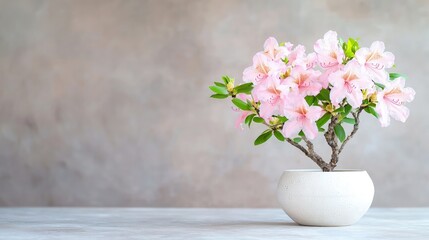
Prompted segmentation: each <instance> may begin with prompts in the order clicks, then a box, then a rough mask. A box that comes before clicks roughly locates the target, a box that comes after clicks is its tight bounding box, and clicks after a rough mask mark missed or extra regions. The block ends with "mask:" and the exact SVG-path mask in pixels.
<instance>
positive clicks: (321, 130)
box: [317, 128, 325, 132]
mask: <svg viewBox="0 0 429 240" xmlns="http://www.w3.org/2000/svg"><path fill="white" fill-rule="evenodd" d="M317 130H319V132H324V131H325V129H324V128H317Z"/></svg>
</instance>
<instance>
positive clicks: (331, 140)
mask: <svg viewBox="0 0 429 240" xmlns="http://www.w3.org/2000/svg"><path fill="white" fill-rule="evenodd" d="M337 120H338V118H337V116H332V118H331V122H330V123H329V125H328V130H327V131H326V132H325V134H324V135H325V139H326V142H327V143H328V145H329V146H330V147H331V152H332V153H331V161H330V162H329V168H330V169H329V171H332V170H333V169H334V168H335V167H336V166H337V163H338V142H337V138H336V137H335V131H334V128H335V125H337Z"/></svg>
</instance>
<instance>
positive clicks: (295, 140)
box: [292, 137, 302, 143]
mask: <svg viewBox="0 0 429 240" xmlns="http://www.w3.org/2000/svg"><path fill="white" fill-rule="evenodd" d="M301 140H302V138H300V137H296V138H294V139H292V141H294V142H296V143H299V142H301Z"/></svg>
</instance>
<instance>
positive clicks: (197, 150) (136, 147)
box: [0, 0, 429, 207]
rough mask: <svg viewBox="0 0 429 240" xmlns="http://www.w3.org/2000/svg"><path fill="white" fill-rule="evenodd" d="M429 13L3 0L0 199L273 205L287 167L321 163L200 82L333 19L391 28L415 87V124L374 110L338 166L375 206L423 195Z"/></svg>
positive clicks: (391, 6) (309, 36) (266, 4)
mask: <svg viewBox="0 0 429 240" xmlns="http://www.w3.org/2000/svg"><path fill="white" fill-rule="evenodd" d="M428 26H429V2H428V1H390V0H384V1H369V0H368V1H298V0H296V1H179V0H177V1H24V0H20V1H9V0H6V1H1V2H0V111H1V113H0V205H1V206H22V205H37V206H47V205H49V206H66V205H67V206H157V207H167V206H168V207H179V206H180V207H185V206H188V207H277V206H278V205H277V202H276V197H275V188H276V184H277V180H278V178H279V176H280V174H281V172H282V170H284V169H291V168H314V167H316V166H315V165H314V164H313V163H312V162H311V161H310V160H308V159H306V158H305V157H304V156H302V155H301V154H300V153H299V152H298V151H297V150H295V149H294V148H292V147H290V146H288V145H287V144H284V143H283V144H282V143H278V142H275V141H270V142H269V143H267V144H265V145H263V146H260V147H253V146H252V142H253V140H254V138H255V137H256V136H257V134H258V133H259V132H260V131H261V128H255V129H252V130H251V131H248V130H245V131H240V130H236V129H234V126H233V121H234V120H235V116H236V114H235V113H234V112H232V111H231V108H230V105H228V104H227V102H222V101H215V100H211V99H209V98H208V95H209V94H210V93H209V90H208V88H207V86H208V85H209V84H210V83H211V82H212V81H214V80H216V79H218V78H219V77H220V76H221V75H223V74H229V75H232V76H235V77H236V78H237V79H240V78H241V72H242V70H243V69H244V68H245V67H246V66H248V65H249V64H250V63H251V57H252V55H253V54H254V53H255V52H256V51H258V50H259V49H260V48H261V47H262V43H263V41H264V40H265V39H266V38H267V37H268V36H271V35H272V36H275V37H277V38H278V39H281V40H287V41H292V42H295V43H299V42H301V43H303V44H304V45H305V46H307V47H308V48H311V47H312V44H313V42H314V41H315V40H316V39H317V38H320V37H321V36H322V35H323V33H324V32H326V31H327V30H329V29H334V30H337V31H338V33H339V34H340V35H341V36H344V37H347V36H352V37H360V38H361V42H362V44H363V45H368V44H370V43H371V41H373V40H383V41H385V43H386V46H387V48H388V49H389V50H390V51H392V52H394V53H395V55H396V57H397V61H396V64H397V71H400V72H404V73H406V74H407V75H408V76H409V82H408V84H409V85H410V86H412V87H414V88H415V89H416V91H417V97H416V100H415V101H414V102H413V103H412V104H410V105H409V106H410V109H411V116H410V118H409V121H408V122H407V123H406V124H401V123H397V122H395V123H393V124H392V125H391V127H389V128H383V129H382V128H380V127H379V124H378V122H377V121H376V120H375V119H373V118H370V117H367V118H365V119H364V121H363V124H362V126H361V131H360V132H359V133H358V134H357V136H356V137H355V138H354V139H353V141H352V142H351V143H350V145H349V146H348V147H347V148H346V150H345V151H344V154H343V155H342V157H341V160H340V167H342V168H362V169H366V170H367V171H368V172H369V173H370V175H371V176H372V178H373V180H374V183H375V185H376V196H375V201H374V206H429V188H428V187H427V184H428V181H429V161H428V156H429V144H428V137H427V134H428V129H429V123H428V116H429V113H428V111H427V110H426V111H425V109H427V108H428V94H429V92H428V89H429V79H428V69H429V61H428V60H427V59H428V56H429V30H428ZM317 143H318V144H319V145H318V146H321V145H320V144H322V143H323V142H322V141H317ZM326 150H327V149H325V148H323V149H322V152H323V153H324V154H327V151H326Z"/></svg>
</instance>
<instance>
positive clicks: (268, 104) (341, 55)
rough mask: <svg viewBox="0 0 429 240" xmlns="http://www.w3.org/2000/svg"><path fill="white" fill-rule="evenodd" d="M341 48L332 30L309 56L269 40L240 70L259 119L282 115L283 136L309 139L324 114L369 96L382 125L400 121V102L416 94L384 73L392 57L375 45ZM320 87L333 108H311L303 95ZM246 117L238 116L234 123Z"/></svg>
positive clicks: (404, 112)
mask: <svg viewBox="0 0 429 240" xmlns="http://www.w3.org/2000/svg"><path fill="white" fill-rule="evenodd" d="M352 44H353V43H352ZM343 45H345V46H347V44H346V43H344V44H343ZM354 46H356V45H354ZM352 47H353V45H352ZM345 50H347V49H345V48H343V46H342V44H341V43H340V41H339V39H338V37H337V33H336V32H334V31H329V32H327V33H326V34H325V35H324V37H323V39H319V40H317V41H316V43H315V44H314V52H312V53H309V54H306V53H305V47H304V46H302V45H297V46H295V47H294V46H293V44H291V43H289V42H287V43H283V44H279V43H278V42H277V40H276V39H275V38H273V37H270V38H268V39H267V40H266V41H265V43H264V50H263V51H261V52H258V53H256V54H255V56H254V57H253V65H252V66H250V67H248V68H246V69H245V70H244V72H243V80H244V82H251V83H253V86H254V89H253V91H252V93H251V95H250V96H251V97H252V99H253V101H256V102H260V106H259V108H260V109H259V113H260V116H261V117H262V118H263V119H264V120H265V121H266V122H269V121H270V120H272V118H273V116H275V115H277V114H280V115H284V116H285V117H286V118H287V119H288V121H287V122H285V124H284V126H283V129H282V131H283V134H284V136H285V137H295V136H297V135H298V133H299V132H300V131H301V130H302V131H303V132H304V134H305V135H306V136H307V137H308V138H309V139H313V138H315V137H316V136H317V133H318V128H317V126H316V121H317V120H318V119H319V118H320V117H321V116H322V115H323V114H324V113H325V112H326V111H329V110H331V111H334V110H335V109H336V108H339V107H340V106H344V105H345V104H349V105H350V106H351V107H352V108H353V109H356V108H359V107H361V106H362V104H363V100H364V99H365V98H368V99H369V100H371V102H372V103H374V104H375V106H376V107H375V110H376V113H377V115H378V119H379V121H380V123H381V126H383V127H386V126H388V125H389V124H390V117H392V118H394V119H396V120H399V121H401V122H405V120H406V119H407V118H408V115H409V110H408V108H407V107H405V106H404V103H406V102H411V101H412V100H413V99H414V95H415V92H414V90H413V89H412V88H409V87H404V84H405V80H404V78H403V77H400V76H399V77H396V78H394V79H392V80H390V78H389V74H388V72H387V71H386V69H389V68H391V67H392V66H393V65H394V60H395V57H394V55H393V54H392V53H391V52H387V51H385V47H384V43H383V42H380V41H376V42H373V43H372V44H371V47H370V48H359V49H355V52H354V53H353V49H352V52H351V53H352V54H353V55H352V56H350V55H349V56H347V55H346V54H345ZM317 67H320V68H319V69H320V70H317V69H316V68H317ZM322 89H327V90H329V92H330V94H329V103H331V104H332V105H330V104H325V106H323V105H321V104H315V105H314V106H310V105H309V104H308V103H307V101H306V100H305V97H307V96H317V95H318V94H319V93H320V91H321V90H322ZM241 97H242V98H243V96H241ZM246 97H249V95H247V96H246ZM327 102H328V101H327ZM327 108H330V109H327ZM248 114H250V112H249V111H245V112H243V113H242V115H241V117H240V119H239V121H240V122H241V121H244V119H245V116H247V115H248Z"/></svg>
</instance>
